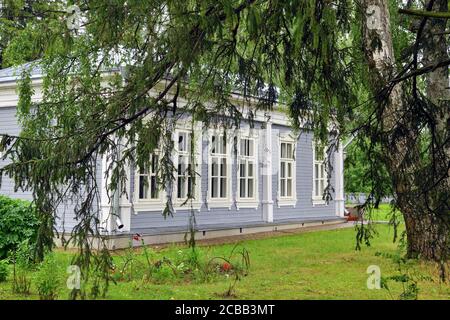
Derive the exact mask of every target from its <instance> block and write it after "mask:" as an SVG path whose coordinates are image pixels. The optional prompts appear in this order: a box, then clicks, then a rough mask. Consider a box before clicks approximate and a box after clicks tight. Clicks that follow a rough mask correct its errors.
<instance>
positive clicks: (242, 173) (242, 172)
mask: <svg viewBox="0 0 450 320" xmlns="http://www.w3.org/2000/svg"><path fill="white" fill-rule="evenodd" d="M245 175H246V172H245V161H241V164H240V165H239V176H240V177H245Z"/></svg>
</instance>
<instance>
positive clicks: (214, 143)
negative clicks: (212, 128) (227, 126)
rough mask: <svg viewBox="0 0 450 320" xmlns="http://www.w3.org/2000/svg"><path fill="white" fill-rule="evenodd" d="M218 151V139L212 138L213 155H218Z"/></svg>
mask: <svg viewBox="0 0 450 320" xmlns="http://www.w3.org/2000/svg"><path fill="white" fill-rule="evenodd" d="M216 150H217V138H216V136H211V153H216Z"/></svg>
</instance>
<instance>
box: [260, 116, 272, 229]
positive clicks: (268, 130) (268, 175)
mask: <svg viewBox="0 0 450 320" xmlns="http://www.w3.org/2000/svg"><path fill="white" fill-rule="evenodd" d="M263 136H264V143H263V149H262V153H261V154H262V159H261V160H262V165H261V173H262V189H263V199H262V209H263V220H264V221H266V222H273V199H272V167H273V166H272V150H273V149H272V121H271V119H270V116H266V122H265V130H264V134H263Z"/></svg>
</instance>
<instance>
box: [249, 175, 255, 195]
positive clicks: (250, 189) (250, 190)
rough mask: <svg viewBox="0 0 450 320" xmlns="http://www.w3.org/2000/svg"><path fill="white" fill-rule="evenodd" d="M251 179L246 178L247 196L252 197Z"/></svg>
mask: <svg viewBox="0 0 450 320" xmlns="http://www.w3.org/2000/svg"><path fill="white" fill-rule="evenodd" d="M253 181H254V180H253V179H248V197H249V198H253Z"/></svg>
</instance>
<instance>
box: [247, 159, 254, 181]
mask: <svg viewBox="0 0 450 320" xmlns="http://www.w3.org/2000/svg"><path fill="white" fill-rule="evenodd" d="M248 176H249V177H253V161H249V162H248Z"/></svg>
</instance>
